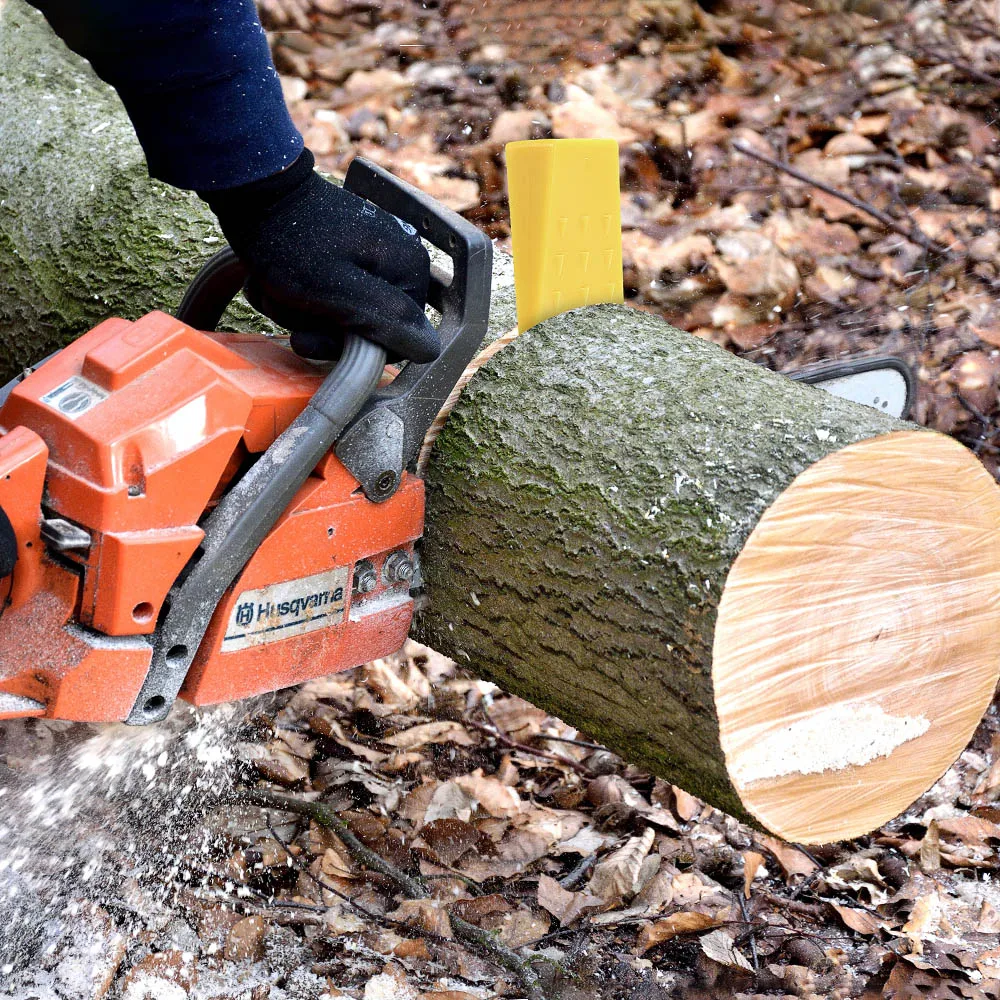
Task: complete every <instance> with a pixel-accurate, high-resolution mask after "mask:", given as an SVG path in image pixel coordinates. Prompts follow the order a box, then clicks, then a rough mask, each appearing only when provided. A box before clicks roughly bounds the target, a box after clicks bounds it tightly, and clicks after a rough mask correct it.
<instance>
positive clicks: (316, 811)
mask: <svg viewBox="0 0 1000 1000" xmlns="http://www.w3.org/2000/svg"><path fill="white" fill-rule="evenodd" d="M246 800H247V801H249V802H251V803H253V804H254V805H258V806H263V807H264V808H266V809H279V810H281V811H283V812H291V813H296V814H298V815H299V816H307V817H309V818H310V819H313V820H315V821H316V822H317V823H319V824H320V826H325V827H329V828H330V829H331V830H335V831H336V833H337V836H338V837H339V838H340V840H341V842H342V843H343V844H344V846H345V847H346V848H347V850H348V852H349V853H350V854H351V856H352V857H353V858H354V859H355V860H356V861H359V862H360V863H361V864H363V865H364V866H365V867H366V868H368V869H369V870H370V871H374V872H378V873H379V874H380V875H385V876H386V877H387V878H389V879H391V880H392V881H393V882H394V883H395V884H396V886H397V888H398V889H399V890H400V891H401V892H402V893H403V894H404V895H405V896H407V897H408V898H410V899H430V898H431V893H430V891H429V890H428V889H427V887H426V886H425V885H424V883H423V881H422V880H421V879H417V878H413V877H412V876H410V875H407V874H406V872H404V871H401V870H400V869H399V868H397V867H396V866H395V865H394V864H392V863H391V862H389V861H386V859H385V858H383V857H382V855H381V854H379V853H377V852H376V851H373V850H372V849H371V848H369V847H365V845H364V844H362V843H361V841H360V840H358V838H357V837H356V836H355V835H354V834H353V833H352V832H351V830H350V828H349V827H348V825H347V824H346V823H345V822H344V821H343V820H342V819H341V818H340V817H339V816H338V815H337V814H336V812H334V810H333V809H331V808H330V807H329V806H327V805H324V804H323V803H322V802H306V801H305V800H304V799H299V798H295V796H292V795H284V794H282V793H280V792H272V791H269V790H267V789H263V788H255V789H252V790H250V791H249V792H248V793H247V794H246ZM449 917H450V921H451V929H452V931H453V932H454V934H455V937H457V938H460V939H461V940H463V941H465V942H467V943H469V944H474V945H476V946H477V947H479V948H480V949H482V950H483V951H484V952H487V953H488V954H489V955H490V957H491V958H492V959H493V960H494V961H495V962H497V963H498V964H499V965H501V966H502V967H503V968H505V969H508V970H509V971H510V972H512V973H514V975H515V976H517V978H518V979H519V980H520V982H521V985H522V986H523V987H524V988H525V989H526V990H527V991H528V994H529V996H530V997H531V998H532V1000H544V998H543V996H542V993H541V986H540V983H539V979H538V975H537V973H536V972H535V971H534V969H532V968H531V966H530V965H529V964H528V963H527V962H526V961H525V960H524V959H522V958H521V957H520V956H519V955H518V954H517V953H516V952H514V951H513V950H512V949H510V948H508V947H507V946H506V945H505V944H503V942H501V941H500V940H499V938H497V937H496V935H494V934H493V933H491V932H490V931H487V930H483V928H482V927H477V926H476V925H475V924H470V923H469V922H468V921H467V920H463V919H462V918H461V917H456V916H454V915H451V914H449Z"/></svg>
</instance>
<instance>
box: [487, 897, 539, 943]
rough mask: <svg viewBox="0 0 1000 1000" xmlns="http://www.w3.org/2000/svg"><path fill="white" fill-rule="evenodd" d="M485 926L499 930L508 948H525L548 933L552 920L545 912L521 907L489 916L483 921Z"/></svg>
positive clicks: (501, 938)
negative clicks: (492, 916)
mask: <svg viewBox="0 0 1000 1000" xmlns="http://www.w3.org/2000/svg"><path fill="white" fill-rule="evenodd" d="M483 926H484V927H486V928H488V929H489V930H498V931H499V932H500V940H501V941H503V943H504V944H505V945H507V947H508V948H523V947H524V946H525V945H528V944H534V943H535V942H536V941H537V940H538V939H539V938H540V937H543V936H544V935H546V934H548V932H549V927H550V926H551V922H550V920H549V918H548V917H547V916H546V915H545V914H544V913H538V912H535V911H532V910H529V909H526V908H525V907H520V908H519V909H516V910H513V911H512V912H510V913H504V914H500V915H498V916H497V917H495V918H487V919H486V920H484V921H483Z"/></svg>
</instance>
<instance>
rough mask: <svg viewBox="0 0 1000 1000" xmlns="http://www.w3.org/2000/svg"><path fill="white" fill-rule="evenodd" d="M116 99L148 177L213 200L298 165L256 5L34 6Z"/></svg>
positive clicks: (54, 0)
mask: <svg viewBox="0 0 1000 1000" xmlns="http://www.w3.org/2000/svg"><path fill="white" fill-rule="evenodd" d="M30 2H31V3H33V4H34V6H36V7H38V8H39V10H41V11H42V13H43V14H44V15H45V17H46V19H47V20H48V21H49V23H50V24H51V25H52V27H53V29H54V30H55V31H56V32H57V34H59V35H60V36H61V37H62V38H63V39H64V40H65V42H66V43H67V44H68V45H69V46H70V48H72V49H73V50H74V51H75V52H78V53H79V54H80V55H82V56H84V57H85V58H86V59H88V60H89V61H90V63H91V65H92V66H93V67H94V70H95V71H96V72H97V74H98V75H99V76H100V77H101V78H102V79H104V80H106V81H107V82H108V83H110V84H111V85H112V86H113V87H114V88H115V90H117V91H118V93H119V95H120V96H121V99H122V101H123V103H124V104H125V108H126V110H127V111H128V114H129V117H130V118H131V119H132V124H133V125H134V126H135V131H136V134H137V135H138V137H139V142H140V143H142V148H143V150H144V151H145V153H146V161H147V163H148V164H149V172H150V174H151V175H152V176H153V177H158V178H159V179H160V180H163V181H166V182H167V183H168V184H172V185H174V186H176V187H182V188H192V189H194V190H196V191H206V192H207V191H218V190H224V189H226V188H231V187H236V186H237V185H240V184H247V183H249V182H250V181H255V180H260V179H261V178H263V177H269V176H270V175H272V174H275V173H277V172H278V171H279V170H283V169H284V168H285V167H287V166H289V165H290V164H291V163H293V162H294V161H295V159H296V158H297V157H298V155H299V153H300V152H301V151H302V137H301V135H299V132H298V130H297V129H296V128H295V126H294V124H293V123H292V120H291V117H290V115H289V114H288V108H287V107H286V105H285V101H284V97H283V96H282V93H281V84H280V81H279V79H278V74H277V72H276V71H275V68H274V64H273V63H272V62H271V53H270V51H269V50H268V46H267V38H266V37H265V35H264V30H263V28H262V27H261V25H260V21H259V20H258V18H257V11H256V8H255V6H254V3H253V0H30Z"/></svg>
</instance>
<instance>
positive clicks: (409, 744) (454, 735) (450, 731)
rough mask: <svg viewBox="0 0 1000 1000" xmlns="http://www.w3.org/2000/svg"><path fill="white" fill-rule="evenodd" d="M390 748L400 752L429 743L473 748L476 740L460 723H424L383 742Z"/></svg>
mask: <svg viewBox="0 0 1000 1000" xmlns="http://www.w3.org/2000/svg"><path fill="white" fill-rule="evenodd" d="M385 742H386V743H388V744H389V746H391V747H397V748H399V749H400V750H415V749H416V748H417V747H422V746H427V745H428V744H430V743H455V744H457V745H458V746H463V747H471V746H474V745H475V743H476V740H475V738H474V737H472V736H471V735H470V734H469V731H468V730H467V729H466V728H465V726H463V725H462V724H461V723H460V722H448V721H442V722H424V723H422V724H421V725H418V726H411V727H410V728H409V729H404V730H403V731H402V732H401V733H396V734H395V735H394V736H390V737H389V738H388V739H386V740H385Z"/></svg>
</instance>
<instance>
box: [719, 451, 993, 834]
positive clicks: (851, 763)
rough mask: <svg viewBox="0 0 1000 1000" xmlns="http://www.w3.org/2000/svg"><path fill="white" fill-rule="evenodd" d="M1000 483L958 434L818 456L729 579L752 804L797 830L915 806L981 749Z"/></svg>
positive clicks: (730, 716) (723, 640)
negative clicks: (962, 758)
mask: <svg viewBox="0 0 1000 1000" xmlns="http://www.w3.org/2000/svg"><path fill="white" fill-rule="evenodd" d="M998 526H1000V491H998V490H997V488H996V484H995V483H994V481H993V478H992V477H991V476H990V475H989V474H988V473H987V472H986V470H985V469H984V468H983V467H982V466H981V465H980V463H979V462H978V461H977V460H976V459H975V457H974V456H973V455H972V454H971V453H970V452H968V451H967V450H966V449H965V448H963V447H962V446H961V445H959V444H957V443H956V442H955V441H953V440H951V439H950V438H945V437H942V436H940V435H935V434H927V433H923V432H917V431H913V432H908V431H902V432H898V433H893V434H888V435H884V436H880V437H876V438H872V439H869V440H867V441H862V442H859V443H857V444H853V445H849V446H848V447H846V448H843V449H842V450H840V451H837V452H834V453H832V454H830V455H828V456H826V457H825V458H823V459H821V460H820V461H819V462H817V463H816V464H815V465H813V466H811V467H810V468H809V469H807V470H806V471H805V472H803V473H801V474H800V475H799V476H798V477H797V478H796V479H795V480H794V482H793V483H792V484H791V485H790V486H789V487H788V488H787V489H786V490H785V491H784V492H783V493H782V494H781V495H780V496H779V497H778V498H777V499H776V500H775V502H774V503H773V504H772V505H771V507H770V508H769V509H768V510H767V511H766V512H765V513H764V515H763V517H762V518H761V520H760V522H759V524H758V525H757V527H756V528H755V529H754V531H753V532H752V533H751V535H750V537H749V539H748V540H747V542H746V545H745V546H744V548H743V551H742V552H741V553H740V555H739V556H738V557H737V559H736V561H735V563H734V564H733V567H732V569H731V570H730V573H729V576H728V578H727V580H726V584H725V588H724V590H723V593H722V599H721V601H720V604H719V615H718V623H717V626H716V631H715V641H714V649H713V670H712V675H713V681H714V685H715V701H716V709H717V711H718V717H719V735H720V741H721V744H722V748H723V750H724V752H725V755H726V764H727V768H728V770H729V776H730V780H731V781H732V783H733V785H734V787H735V788H736V790H737V791H738V792H739V795H740V798H741V799H742V801H743V804H744V806H745V807H746V808H747V809H748V810H749V811H750V812H751V813H752V814H753V815H754V816H755V817H756V818H757V819H758V820H760V822H761V823H763V824H764V825H765V826H766V827H768V828H769V829H771V830H774V831H775V832H777V833H779V834H780V835H782V836H783V837H785V838H786V839H789V840H794V841H800V842H804V843H821V842H826V841H832V840H840V839H844V838H848V837H854V836H857V835H859V834H862V833H865V832H867V831H869V830H871V829H873V828H874V827H877V826H878V825H880V824H881V823H883V822H885V821H886V820H887V819H889V818H891V817H892V816H895V815H896V814H897V813H899V812H902V811H903V810H905V809H906V807H907V806H908V805H910V803H912V802H913V801H914V800H915V799H916V798H918V797H919V796H920V795H921V794H922V793H923V792H924V791H926V789H927V788H928V787H929V786H930V785H931V784H933V782H934V781H936V780H937V778H939V777H940V776H941V774H942V773H943V772H944V771H945V770H946V769H947V768H948V767H949V766H950V765H951V763H952V762H953V761H954V760H955V758H956V757H957V756H958V754H959V753H960V752H961V751H962V749H963V748H964V747H965V745H966V744H967V743H968V741H969V738H970V737H971V735H972V732H973V730H974V729H975V727H976V725H977V724H978V722H979V720H980V719H981V718H982V716H983V713H984V712H985V711H986V709H987V707H988V706H989V703H990V699H991V698H992V696H993V692H994V689H995V686H996V681H997V668H998V664H1000V621H998V616H997V608H998V604H1000V546H997V544H996V532H997V527H998Z"/></svg>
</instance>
